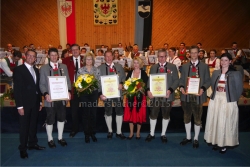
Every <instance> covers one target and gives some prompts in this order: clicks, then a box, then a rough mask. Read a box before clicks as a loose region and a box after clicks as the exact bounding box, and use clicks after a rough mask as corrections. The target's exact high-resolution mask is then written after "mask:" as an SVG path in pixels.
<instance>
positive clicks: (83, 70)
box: [77, 66, 101, 92]
mask: <svg viewBox="0 0 250 167" xmlns="http://www.w3.org/2000/svg"><path fill="white" fill-rule="evenodd" d="M83 74H92V75H94V76H95V78H96V79H97V80H98V92H101V78H100V70H99V69H98V68H97V67H95V66H93V67H92V68H91V70H90V72H89V71H88V70H87V68H86V66H84V67H82V68H79V69H78V72H77V78H78V76H79V75H83Z"/></svg>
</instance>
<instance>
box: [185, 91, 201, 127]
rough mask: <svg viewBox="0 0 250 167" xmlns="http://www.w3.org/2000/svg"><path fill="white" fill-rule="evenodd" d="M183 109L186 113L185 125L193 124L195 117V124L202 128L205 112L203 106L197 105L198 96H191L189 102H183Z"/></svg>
mask: <svg viewBox="0 0 250 167" xmlns="http://www.w3.org/2000/svg"><path fill="white" fill-rule="evenodd" d="M181 107H182V109H183V111H184V123H185V124H188V123H189V122H191V117H192V115H193V116H194V124H195V125H197V126H201V125H202V122H201V117H202V112H203V104H197V103H196V96H195V95H189V102H186V101H182V102H181Z"/></svg>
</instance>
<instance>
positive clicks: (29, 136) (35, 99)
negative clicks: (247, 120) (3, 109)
mask: <svg viewBox="0 0 250 167" xmlns="http://www.w3.org/2000/svg"><path fill="white" fill-rule="evenodd" d="M71 51H72V56H70V57H67V58H64V59H63V60H62V63H58V57H59V55H58V50H57V49H56V48H50V49H49V51H48V57H49V58H50V62H49V63H48V64H45V65H43V66H42V67H41V68H40V72H39V71H38V69H37V68H36V67H35V66H34V62H35V60H36V56H37V55H36V52H35V51H34V50H28V51H27V52H26V53H25V55H26V60H25V63H24V64H23V65H20V66H18V67H16V68H15V69H14V73H13V79H14V90H15V91H14V96H15V101H16V106H17V109H18V113H19V115H20V116H19V118H20V146H19V150H20V156H21V158H28V154H27V151H26V150H27V149H36V150H43V149H45V147H42V146H39V145H38V144H37V142H38V140H37V137H36V128H37V125H36V122H37V118H38V111H39V110H40V111H41V109H42V99H41V95H42V96H44V107H45V109H46V113H47V117H46V120H45V125H46V131H47V136H48V146H49V147H50V148H55V147H56V144H55V141H54V139H53V136H52V131H53V124H54V123H55V121H56V120H55V118H57V129H58V144H60V145H61V146H66V145H67V142H66V140H65V139H64V138H63V130H64V124H65V122H66V104H67V101H63V100H62V101H51V97H50V94H49V91H48V87H49V85H48V76H66V78H67V85H68V90H69V102H70V107H71V114H72V122H73V124H72V131H71V133H70V137H74V136H75V135H76V134H77V133H78V132H79V129H80V122H79V118H81V119H82V122H83V130H84V134H85V142H86V143H89V142H90V138H91V139H92V141H93V142H97V138H96V136H95V134H96V111H97V107H98V106H97V104H98V99H99V98H100V99H101V100H103V101H104V109H105V114H104V117H105V121H106V125H107V129H108V134H107V138H108V139H112V137H113V129H112V121H113V120H112V112H113V111H115V113H116V117H115V121H116V134H115V135H116V137H117V138H119V139H122V140H124V139H128V140H131V139H132V138H133V137H134V127H135V125H136V126H137V131H136V139H137V140H139V139H141V135H140V128H141V126H142V124H143V123H145V122H146V115H147V114H146V107H147V101H146V98H147V97H148V98H149V99H150V106H149V109H150V114H149V120H150V133H149V134H148V135H147V137H146V139H145V141H146V142H150V141H151V140H153V139H155V127H156V124H157V118H158V115H159V113H160V111H161V113H162V132H161V141H162V142H163V143H167V141H168V140H167V137H166V131H167V127H168V124H169V122H170V111H171V107H172V101H174V100H175V96H174V92H175V90H176V89H177V88H179V89H180V91H181V105H182V108H183V111H184V124H185V129H186V137H185V138H184V139H183V140H182V141H181V143H180V144H181V145H186V144H188V143H192V137H191V117H192V115H193V116H194V131H195V135H194V137H193V147H194V148H198V147H199V141H198V137H199V132H200V128H201V126H202V122H201V116H202V106H203V103H204V102H206V101H207V93H206V92H207V89H208V88H209V87H210V86H211V88H212V90H213V93H212V95H211V100H210V102H209V106H208V115H207V122H206V128H205V136H204V138H205V140H206V142H207V143H211V144H212V145H213V146H214V147H213V149H214V150H217V149H220V152H221V153H225V152H226V147H227V146H235V145H238V144H239V141H238V127H237V126H238V107H237V101H238V99H239V97H240V95H241V93H242V89H243V83H242V76H241V74H240V73H239V72H238V71H235V70H234V68H233V67H232V66H231V64H230V63H231V61H232V57H231V55H230V54H228V53H225V54H223V55H222V56H221V64H220V66H221V70H215V71H214V72H213V74H212V78H211V77H210V74H209V67H208V65H207V64H205V63H203V62H201V61H200V60H199V59H198V53H199V48H198V47H197V46H192V47H191V48H190V61H189V62H188V63H186V64H184V65H182V72H181V75H180V77H179V73H178V70H177V68H176V66H175V65H174V64H172V63H169V62H167V61H166V59H167V52H166V50H165V49H160V50H158V55H157V56H158V63H157V64H154V65H152V67H151V68H150V72H149V73H150V74H157V73H166V75H167V83H166V85H167V92H166V96H165V97H154V96H153V94H152V92H151V91H150V86H149V85H150V80H149V77H148V75H147V74H146V72H145V71H144V70H143V69H142V67H143V62H142V60H141V58H140V57H139V56H137V55H134V56H133V61H132V69H133V70H132V71H130V72H128V74H127V75H126V74H125V71H124V69H123V67H122V66H121V65H120V64H118V63H114V62H113V60H114V54H113V53H112V51H106V52H105V53H104V57H105V63H104V64H101V65H100V66H99V67H95V66H94V64H95V57H94V55H93V54H92V53H87V54H86V55H85V56H81V55H80V46H79V45H78V44H73V45H71ZM82 74H91V75H94V77H95V78H96V79H97V80H98V82H99V84H98V85H99V86H98V88H97V89H95V90H93V92H92V93H91V94H86V95H81V96H78V94H77V92H76V90H75V89H74V87H72V86H71V85H72V84H73V83H74V82H75V81H76V80H77V77H78V76H79V75H82ZM107 75H118V76H119V86H118V89H119V90H120V91H121V94H122V89H123V84H124V82H125V81H126V80H127V79H129V78H139V79H142V80H143V82H144V83H145V84H146V85H147V86H146V88H145V90H146V91H145V93H144V95H143V97H142V102H141V105H140V106H139V107H138V106H137V105H134V106H133V108H132V109H131V108H130V106H129V105H128V100H126V102H125V106H124V105H123V97H119V98H112V99H110V98H107V97H106V96H105V94H103V93H102V85H101V84H100V80H101V79H100V78H101V76H107ZM188 77H197V78H200V90H199V93H198V94H188V93H187V92H186V88H187V82H186V81H187V78H188ZM136 100H137V99H136V98H135V99H134V101H135V104H138V102H137V101H136ZM79 104H80V105H79ZM79 109H80V110H81V112H78V110H79ZM79 113H81V115H79ZM123 122H128V123H129V128H130V133H129V136H128V137H125V135H124V134H123V133H122V124H123ZM27 145H28V147H27Z"/></svg>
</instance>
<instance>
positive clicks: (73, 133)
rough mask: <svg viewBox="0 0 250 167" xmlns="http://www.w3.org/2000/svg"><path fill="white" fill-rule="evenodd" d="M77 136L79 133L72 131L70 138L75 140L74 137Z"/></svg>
mask: <svg viewBox="0 0 250 167" xmlns="http://www.w3.org/2000/svg"><path fill="white" fill-rule="evenodd" d="M76 134H77V132H74V131H72V132H70V134H69V137H71V138H73V137H75V135H76Z"/></svg>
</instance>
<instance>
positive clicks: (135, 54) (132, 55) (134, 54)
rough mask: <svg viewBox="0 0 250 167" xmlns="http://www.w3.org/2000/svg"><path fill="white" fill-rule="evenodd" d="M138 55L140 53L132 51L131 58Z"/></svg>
mask: <svg viewBox="0 0 250 167" xmlns="http://www.w3.org/2000/svg"><path fill="white" fill-rule="evenodd" d="M139 56H140V53H139V52H137V53H132V54H131V58H132V59H133V58H134V57H139Z"/></svg>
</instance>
